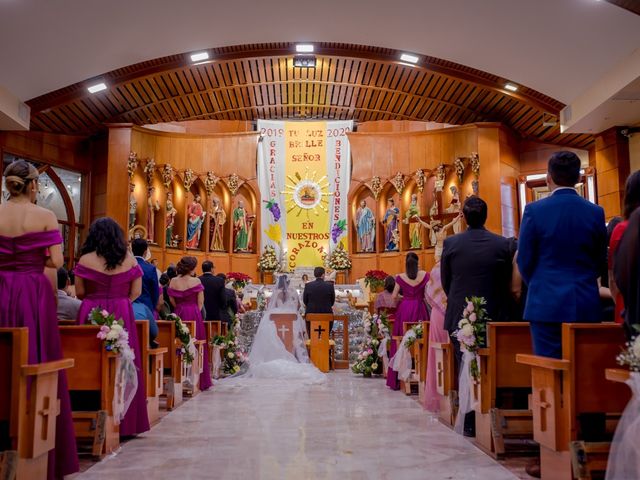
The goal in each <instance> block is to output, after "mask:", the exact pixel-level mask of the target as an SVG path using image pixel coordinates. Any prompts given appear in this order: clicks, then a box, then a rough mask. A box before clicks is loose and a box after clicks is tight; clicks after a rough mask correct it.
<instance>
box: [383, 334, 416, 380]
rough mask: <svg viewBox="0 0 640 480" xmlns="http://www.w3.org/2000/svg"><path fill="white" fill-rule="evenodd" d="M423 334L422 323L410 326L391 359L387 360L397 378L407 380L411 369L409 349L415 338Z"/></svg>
mask: <svg viewBox="0 0 640 480" xmlns="http://www.w3.org/2000/svg"><path fill="white" fill-rule="evenodd" d="M423 334H424V329H423V327H422V323H420V324H418V325H414V326H413V327H411V328H410V329H409V330H408V331H407V333H405V334H404V336H403V337H402V341H401V342H400V347H399V348H398V350H397V351H396V354H395V355H394V356H393V358H392V359H391V360H389V364H390V365H391V369H392V370H393V371H395V372H398V378H399V379H400V380H402V381H403V382H406V381H408V380H409V378H410V377H411V371H412V369H413V352H412V351H411V348H412V347H413V344H414V343H416V340H419V339H421V338H422V335H423Z"/></svg>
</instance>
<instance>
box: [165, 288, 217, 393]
mask: <svg viewBox="0 0 640 480" xmlns="http://www.w3.org/2000/svg"><path fill="white" fill-rule="evenodd" d="M202 291H204V287H203V286H202V285H195V286H193V287H191V288H188V289H186V290H175V289H173V288H168V289H167V293H169V296H170V297H173V299H174V301H175V302H176V309H175V311H174V313H175V314H176V315H178V316H179V317H180V318H181V319H182V320H184V321H185V322H194V321H195V322H196V338H197V339H198V340H206V339H207V332H206V330H205V328H204V321H203V320H202V312H201V311H200V308H198V293H199V292H202ZM204 358H205V359H207V358H209V345H208V344H207V343H205V344H204ZM212 385H213V382H212V381H211V368H209V362H208V361H205V362H204V365H203V367H202V373H201V374H200V390H208V389H209V388H211V386H212Z"/></svg>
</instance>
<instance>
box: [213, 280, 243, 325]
mask: <svg viewBox="0 0 640 480" xmlns="http://www.w3.org/2000/svg"><path fill="white" fill-rule="evenodd" d="M216 277H218V278H220V279H221V280H222V284H223V285H224V286H225V287H224V301H223V302H222V303H221V304H220V320H222V321H223V322H226V323H227V326H228V327H229V328H231V315H232V314H233V315H237V314H238V300H237V299H236V292H235V291H234V290H233V289H232V288H227V286H226V281H227V276H226V275H225V274H224V273H219V274H218V275H216Z"/></svg>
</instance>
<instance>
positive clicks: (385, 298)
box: [374, 275, 398, 313]
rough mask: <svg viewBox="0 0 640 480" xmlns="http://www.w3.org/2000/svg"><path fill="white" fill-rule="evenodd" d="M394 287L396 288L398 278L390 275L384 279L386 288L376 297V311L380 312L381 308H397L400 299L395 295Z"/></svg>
mask: <svg viewBox="0 0 640 480" xmlns="http://www.w3.org/2000/svg"><path fill="white" fill-rule="evenodd" d="M394 288H396V280H395V279H394V278H393V277H392V276H391V275H389V276H387V278H385V279H384V290H383V291H382V292H380V293H379V294H378V296H377V297H376V303H375V305H374V307H375V309H376V312H378V313H379V312H380V309H386V308H396V307H397V306H398V300H397V299H395V298H394V297H393V289H394Z"/></svg>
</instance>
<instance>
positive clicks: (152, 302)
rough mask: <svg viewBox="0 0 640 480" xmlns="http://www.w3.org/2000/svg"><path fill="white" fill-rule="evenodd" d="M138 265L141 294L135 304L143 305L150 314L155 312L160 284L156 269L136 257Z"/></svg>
mask: <svg viewBox="0 0 640 480" xmlns="http://www.w3.org/2000/svg"><path fill="white" fill-rule="evenodd" d="M136 260H137V261H138V265H140V268H141V269H142V274H143V275H142V293H141V294H140V296H139V297H138V298H136V299H135V301H136V302H139V303H144V304H145V305H146V306H147V307H148V308H149V310H151V311H152V312H155V311H156V306H157V305H158V298H159V297H160V283H159V282H158V273H157V271H156V267H154V266H153V265H151V264H150V263H149V262H146V261H145V260H144V259H143V258H142V257H136Z"/></svg>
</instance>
